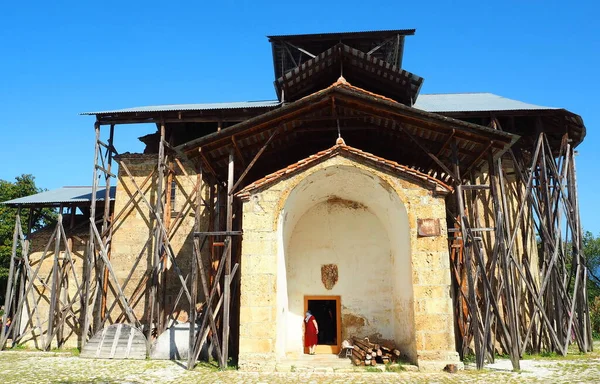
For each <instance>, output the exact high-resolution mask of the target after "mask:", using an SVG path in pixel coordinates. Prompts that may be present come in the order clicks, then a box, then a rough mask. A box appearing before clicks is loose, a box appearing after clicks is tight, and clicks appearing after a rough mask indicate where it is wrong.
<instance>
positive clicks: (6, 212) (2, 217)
mask: <svg viewBox="0 0 600 384" xmlns="http://www.w3.org/2000/svg"><path fill="white" fill-rule="evenodd" d="M43 191H44V189H41V188H38V187H37V186H36V185H35V177H33V175H25V174H24V175H21V176H17V177H16V178H15V181H14V182H10V181H6V180H0V202H2V201H7V200H12V199H17V198H19V197H25V196H29V195H33V194H36V193H40V192H43ZM42 212H43V213H44V215H40V217H39V218H38V219H37V220H35V222H34V223H33V226H32V231H35V230H37V229H40V228H42V227H44V226H46V225H48V224H49V223H50V222H51V221H52V219H53V218H54V217H56V213H55V212H54V211H53V210H51V209H44V210H42ZM16 215H17V209H16V208H12V207H7V206H6V205H2V204H0V302H2V303H3V302H4V294H5V292H6V283H7V280H8V273H9V269H10V257H11V253H12V240H13V232H14V229H15V217H16ZM28 221H29V210H28V209H25V210H23V211H22V212H21V222H22V223H23V226H25V225H27V223H28ZM23 230H24V231H25V228H24V229H23Z"/></svg>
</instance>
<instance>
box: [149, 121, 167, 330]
mask: <svg viewBox="0 0 600 384" xmlns="http://www.w3.org/2000/svg"><path fill="white" fill-rule="evenodd" d="M164 143H165V123H164V121H163V122H161V123H160V140H159V143H158V175H157V177H158V181H157V185H156V209H155V212H156V215H155V220H156V221H159V220H162V219H163V205H162V198H163V183H164V176H165V166H166V164H165V144H164ZM160 224H161V223H158V222H157V223H156V224H155V225H156V226H155V228H154V250H153V257H152V279H151V283H150V284H151V285H150V292H149V295H150V297H149V305H148V315H149V316H148V334H147V337H148V342H150V341H151V337H152V328H153V327H154V322H155V320H157V318H155V314H156V316H158V314H159V311H157V307H158V297H157V293H158V281H159V270H158V267H159V264H160V254H161V251H162V247H163V235H162V230H161V225H160Z"/></svg>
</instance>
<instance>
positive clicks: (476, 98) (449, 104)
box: [80, 92, 561, 115]
mask: <svg viewBox="0 0 600 384" xmlns="http://www.w3.org/2000/svg"><path fill="white" fill-rule="evenodd" d="M281 105H282V103H280V102H279V101H277V100H265V101H240V102H230V103H191V104H167V105H149V106H141V107H133V108H123V109H114V110H106V111H97V112H82V113H80V115H106V114H135V113H148V112H150V113H152V112H180V111H181V112H185V111H217V110H229V109H252V108H277V107H279V106H281ZM413 107H414V108H416V109H420V110H423V111H426V112H432V113H450V112H457V113H460V112H500V111H557V110H561V108H555V107H545V106H541V105H535V104H530V103H525V102H522V101H519V100H514V99H509V98H506V97H502V96H499V95H495V94H493V93H489V92H474V93H438V94H431V93H430V94H420V95H419V97H418V98H417V101H416V102H415V104H414V105H413Z"/></svg>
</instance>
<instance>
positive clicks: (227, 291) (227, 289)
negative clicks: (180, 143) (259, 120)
mask: <svg viewBox="0 0 600 384" xmlns="http://www.w3.org/2000/svg"><path fill="white" fill-rule="evenodd" d="M233 173H234V156H233V152H230V154H229V167H228V172H227V221H226V230H227V231H228V232H230V231H232V230H233V187H234V184H233ZM226 238H227V239H229V242H230V243H231V242H232V241H233V238H232V237H231V235H229V236H227V237H226ZM231 248H232V246H231V245H230V246H228V247H227V249H226V251H227V258H226V260H225V276H224V280H223V285H224V292H223V294H224V300H223V345H222V354H221V358H222V361H221V369H225V368H226V367H227V361H228V359H229V319H230V312H229V311H230V307H231V286H230V281H231V280H230V277H231V276H230V275H231Z"/></svg>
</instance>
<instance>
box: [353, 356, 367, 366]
mask: <svg viewBox="0 0 600 384" xmlns="http://www.w3.org/2000/svg"><path fill="white" fill-rule="evenodd" d="M350 361H352V364H354V365H356V366H359V365H365V363H364V361H363V360H361V359H359V358H357V357H355V356H351V357H350Z"/></svg>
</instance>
